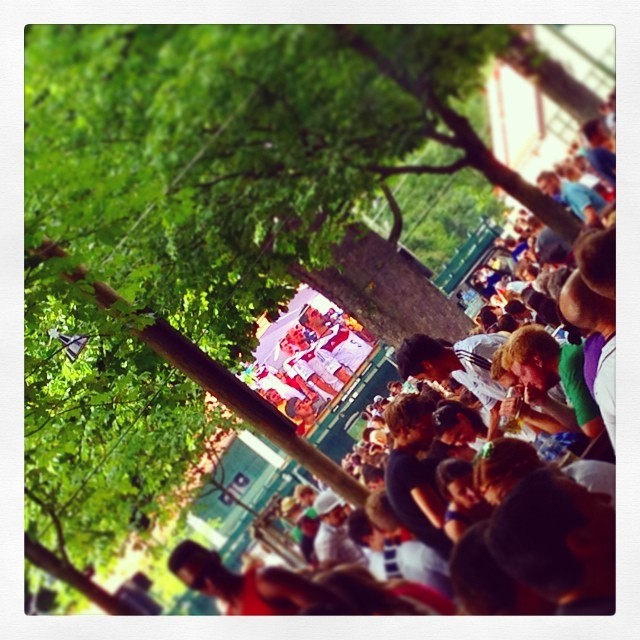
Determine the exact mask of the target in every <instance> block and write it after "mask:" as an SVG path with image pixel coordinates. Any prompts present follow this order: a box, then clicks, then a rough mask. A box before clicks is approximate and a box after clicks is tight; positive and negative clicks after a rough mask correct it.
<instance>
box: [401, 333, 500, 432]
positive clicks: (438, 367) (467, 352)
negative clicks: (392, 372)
mask: <svg viewBox="0 0 640 640" xmlns="http://www.w3.org/2000/svg"><path fill="white" fill-rule="evenodd" d="M506 341H507V339H506V337H505V336H501V335H499V334H492V335H485V334H481V335H476V336H470V337H468V338H465V339H463V340H459V341H458V342H456V343H455V344H454V345H453V346H452V347H445V346H443V345H441V344H440V343H439V342H438V341H437V340H434V339H433V338H431V337H430V336H427V335H424V334H416V335H414V336H412V337H411V338H407V339H405V340H404V342H403V343H402V345H401V346H400V349H399V350H398V352H397V354H396V359H397V362H398V372H399V373H400V376H401V377H402V378H403V379H404V380H406V379H407V378H408V377H409V376H413V377H414V378H418V379H425V380H430V381H435V382H438V383H442V382H444V381H446V380H447V379H448V378H449V377H450V376H451V377H453V378H454V379H455V380H457V381H458V382H460V383H461V384H463V385H464V386H465V387H467V389H469V390H470V391H471V392H472V393H473V394H474V395H475V396H476V397H477V398H478V399H479V400H480V402H481V403H482V405H483V406H484V407H485V408H486V409H487V410H488V411H490V414H491V415H490V424H489V430H490V433H493V431H495V429H496V428H497V424H498V419H499V409H500V402H501V401H502V400H503V399H504V397H505V389H504V387H502V386H501V385H499V384H498V383H497V382H495V381H494V380H492V379H491V375H490V369H491V360H492V358H493V354H494V353H495V351H496V350H497V349H498V347H500V346H501V345H503V344H504V343H505V342H506Z"/></svg>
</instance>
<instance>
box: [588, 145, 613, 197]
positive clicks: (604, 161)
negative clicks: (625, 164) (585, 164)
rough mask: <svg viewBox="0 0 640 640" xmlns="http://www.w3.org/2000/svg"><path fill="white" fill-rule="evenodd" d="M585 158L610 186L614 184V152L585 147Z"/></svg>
mask: <svg viewBox="0 0 640 640" xmlns="http://www.w3.org/2000/svg"><path fill="white" fill-rule="evenodd" d="M587 160H589V164H590V165H591V166H592V167H593V168H594V170H595V171H596V173H597V174H598V175H599V176H600V177H601V178H602V179H603V180H606V181H607V182H608V183H609V184H610V185H611V186H612V187H615V186H616V154H615V153H611V151H609V150H608V149H603V148H602V147H596V148H595V149H587Z"/></svg>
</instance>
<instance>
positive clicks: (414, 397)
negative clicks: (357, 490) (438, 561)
mask: <svg viewBox="0 0 640 640" xmlns="http://www.w3.org/2000/svg"><path fill="white" fill-rule="evenodd" d="M434 409H435V404H434V403H433V402H431V401H429V400H426V399H424V398H423V397H422V396H421V395H420V394H406V395H400V396H398V397H397V398H395V399H394V401H393V402H392V403H391V404H390V405H389V406H388V407H387V408H386V409H385V412H384V419H385V422H386V423H387V426H388V428H389V431H390V432H391V435H392V438H393V450H392V451H391V454H390V455H389V460H388V462H387V467H386V471H385V488H386V491H387V495H388V497H389V501H390V503H391V507H392V508H393V511H394V512H395V514H396V515H397V517H398V519H399V520H400V522H401V523H402V524H403V525H404V526H405V527H407V528H408V529H409V530H410V531H411V532H412V533H413V534H414V535H415V536H416V537H417V538H418V540H421V541H422V542H424V543H425V544H426V545H427V546H430V547H432V548H433V549H435V550H437V551H438V552H439V553H441V554H442V555H443V556H444V557H448V555H449V553H450V551H451V542H450V540H449V539H448V538H447V536H446V534H445V533H444V532H443V531H442V526H443V524H444V512H445V504H444V502H443V500H442V498H441V497H440V494H439V492H438V488H437V483H436V476H435V473H436V467H437V465H438V462H439V461H440V460H439V459H438V458H437V457H429V456H425V455H424V454H425V451H426V449H427V448H428V447H430V446H431V444H432V442H433V440H434V436H435V432H434V427H433V422H432V418H431V415H432V413H433V411H434Z"/></svg>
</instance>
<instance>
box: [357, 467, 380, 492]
mask: <svg viewBox="0 0 640 640" xmlns="http://www.w3.org/2000/svg"><path fill="white" fill-rule="evenodd" d="M362 479H363V480H364V483H365V485H366V486H367V489H369V491H377V490H378V489H384V469H381V468H380V467H374V466H373V465H372V464H367V463H365V464H363V465H362Z"/></svg>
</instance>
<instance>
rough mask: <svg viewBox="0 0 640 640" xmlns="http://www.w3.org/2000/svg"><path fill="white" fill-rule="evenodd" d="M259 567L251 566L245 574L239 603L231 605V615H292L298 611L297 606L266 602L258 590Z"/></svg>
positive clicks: (229, 611) (229, 612)
mask: <svg viewBox="0 0 640 640" xmlns="http://www.w3.org/2000/svg"><path fill="white" fill-rule="evenodd" d="M257 573H258V569H257V567H251V568H250V569H249V570H248V571H247V572H246V573H245V574H244V576H243V584H242V591H241V592H240V596H239V597H238V604H237V605H236V606H231V607H229V610H228V611H227V615H229V616H290V615H294V614H295V613H297V610H296V608H295V607H294V606H293V605H291V604H288V605H286V606H282V605H281V606H278V605H272V604H269V603H268V602H266V601H265V600H264V599H263V598H262V596H261V595H260V593H259V592H258V576H257Z"/></svg>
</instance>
